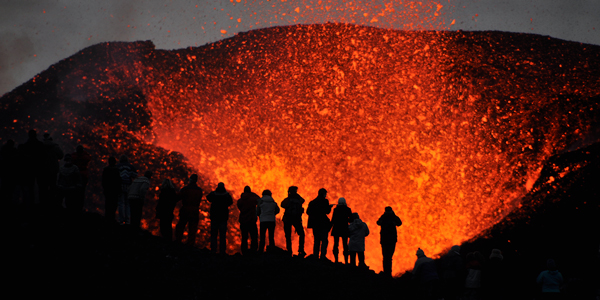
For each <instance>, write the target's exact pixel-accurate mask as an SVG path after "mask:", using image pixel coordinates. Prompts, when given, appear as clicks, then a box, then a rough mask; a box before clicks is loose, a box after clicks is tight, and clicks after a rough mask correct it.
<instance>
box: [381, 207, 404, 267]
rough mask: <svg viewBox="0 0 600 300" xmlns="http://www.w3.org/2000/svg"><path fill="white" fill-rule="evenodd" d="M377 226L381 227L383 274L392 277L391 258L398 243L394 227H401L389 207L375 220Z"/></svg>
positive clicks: (397, 218)
mask: <svg viewBox="0 0 600 300" xmlns="http://www.w3.org/2000/svg"><path fill="white" fill-rule="evenodd" d="M377 225H379V226H381V231H380V240H379V242H380V244H381V254H382V255H383V273H384V274H385V275H388V276H392V257H394V252H396V242H397V241H398V232H397V230H396V227H398V226H401V225H402V221H401V220H400V218H399V217H398V216H397V215H396V214H395V213H394V210H393V209H392V207H391V206H387V207H386V208H385V211H384V212H383V215H381V217H379V220H377Z"/></svg>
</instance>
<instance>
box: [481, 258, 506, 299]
mask: <svg viewBox="0 0 600 300" xmlns="http://www.w3.org/2000/svg"><path fill="white" fill-rule="evenodd" d="M503 260H504V257H503V256H502V251H500V249H492V253H491V254H490V259H489V261H488V262H487V263H486V264H485V266H484V270H483V274H482V275H483V276H482V278H481V283H482V286H483V295H484V298H485V299H497V300H499V299H504V298H505V297H504V290H505V289H506V281H505V276H506V273H505V272H506V270H505V268H504V261H503Z"/></svg>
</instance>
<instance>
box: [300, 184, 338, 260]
mask: <svg viewBox="0 0 600 300" xmlns="http://www.w3.org/2000/svg"><path fill="white" fill-rule="evenodd" d="M326 197H327V190H326V189H324V188H322V189H320V190H319V194H318V196H317V198H315V199H314V200H312V201H310V203H308V209H307V210H306V214H307V215H308V226H307V227H308V228H312V232H313V240H314V245H313V256H314V257H315V258H319V249H320V250H321V256H320V258H321V259H327V244H328V243H329V241H328V237H329V229H331V221H330V220H329V217H328V216H327V215H328V214H329V213H330V212H331V207H332V206H333V205H329V200H328V199H327V198H326Z"/></svg>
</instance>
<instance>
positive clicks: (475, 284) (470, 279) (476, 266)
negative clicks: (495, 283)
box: [463, 251, 485, 300]
mask: <svg viewBox="0 0 600 300" xmlns="http://www.w3.org/2000/svg"><path fill="white" fill-rule="evenodd" d="M484 259H485V258H484V256H483V254H481V252H479V251H475V252H470V253H467V257H466V261H467V262H466V278H465V290H464V293H463V299H467V300H469V299H480V298H481V278H482V274H483V261H484Z"/></svg>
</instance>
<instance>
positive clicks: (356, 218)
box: [352, 212, 360, 220]
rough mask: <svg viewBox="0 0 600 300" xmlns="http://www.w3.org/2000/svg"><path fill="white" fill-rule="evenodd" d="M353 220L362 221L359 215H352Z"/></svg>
mask: <svg viewBox="0 0 600 300" xmlns="http://www.w3.org/2000/svg"><path fill="white" fill-rule="evenodd" d="M352 220H360V216H359V215H358V213H356V212H355V213H352Z"/></svg>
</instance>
